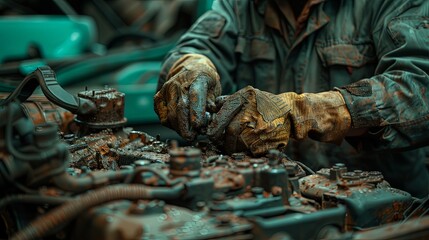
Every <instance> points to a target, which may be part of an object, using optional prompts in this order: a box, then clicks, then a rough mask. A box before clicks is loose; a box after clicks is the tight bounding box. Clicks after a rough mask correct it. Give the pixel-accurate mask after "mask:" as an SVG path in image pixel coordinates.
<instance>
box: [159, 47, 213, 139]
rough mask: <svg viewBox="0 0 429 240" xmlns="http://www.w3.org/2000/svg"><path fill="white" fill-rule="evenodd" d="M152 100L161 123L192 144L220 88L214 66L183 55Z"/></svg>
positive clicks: (195, 55) (201, 57) (202, 58)
mask: <svg viewBox="0 0 429 240" xmlns="http://www.w3.org/2000/svg"><path fill="white" fill-rule="evenodd" d="M167 79H168V80H167V82H165V84H164V85H163V86H162V88H161V89H160V90H159V91H158V92H157V93H156V95H155V97H154V105H155V112H156V113H157V114H158V116H159V118H160V120H161V123H162V124H163V125H165V126H167V127H170V128H172V129H174V130H176V131H177V132H178V133H179V134H180V135H181V136H182V137H183V138H184V139H186V140H188V141H191V140H193V139H194V138H195V137H196V136H197V134H198V133H200V132H201V131H202V130H203V128H204V127H205V126H206V125H207V119H206V112H213V111H215V109H216V105H215V99H216V97H217V96H219V95H220V94H221V84H220V81H219V75H218V73H217V71H216V68H215V66H214V65H213V63H212V62H211V61H210V59H208V58H207V57H205V56H203V55H200V54H186V55H184V56H182V57H181V58H180V59H179V60H177V61H176V62H175V63H174V65H173V66H172V68H171V69H170V71H169V73H168V76H167Z"/></svg>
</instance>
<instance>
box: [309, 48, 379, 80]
mask: <svg viewBox="0 0 429 240" xmlns="http://www.w3.org/2000/svg"><path fill="white" fill-rule="evenodd" d="M316 51H317V54H318V56H319V58H320V60H321V62H322V65H323V67H324V68H325V69H326V71H327V77H328V79H327V80H328V81H329V85H330V87H331V88H332V87H341V86H344V85H347V84H350V83H352V82H355V81H358V80H361V79H364V78H368V77H372V76H373V75H374V72H375V68H376V62H377V56H376V54H375V51H374V47H373V45H372V44H371V43H367V44H334V45H328V46H327V45H326V44H320V43H318V44H316Z"/></svg>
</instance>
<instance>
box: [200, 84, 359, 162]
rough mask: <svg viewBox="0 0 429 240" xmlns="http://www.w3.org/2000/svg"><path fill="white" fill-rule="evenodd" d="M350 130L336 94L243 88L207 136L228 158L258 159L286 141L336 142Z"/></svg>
mask: <svg viewBox="0 0 429 240" xmlns="http://www.w3.org/2000/svg"><path fill="white" fill-rule="evenodd" d="M350 126H351V116H350V113H349V111H348V110H347V107H346V105H345V102H344V99H343V97H342V95H341V94H340V93H339V92H337V91H328V92H322V93H304V94H296V93H294V92H287V93H283V94H279V95H275V94H272V93H268V92H264V91H260V90H258V89H255V88H253V87H246V88H243V89H241V90H240V91H238V92H236V93H235V94H233V95H231V96H230V97H228V98H227V99H226V101H225V103H224V104H223V106H222V108H221V109H220V110H219V112H218V113H216V114H215V115H214V116H213V120H212V122H211V123H210V125H209V127H208V132H207V134H208V136H209V137H210V139H211V140H212V141H213V142H215V143H217V144H218V145H220V146H223V148H224V150H225V151H226V152H228V153H233V152H241V151H246V150H250V152H251V153H252V154H253V155H255V156H258V155H262V154H265V153H266V152H267V151H268V150H270V149H279V148H280V149H281V148H283V147H285V146H286V145H287V144H288V142H289V138H294V139H297V140H302V139H305V138H307V137H310V138H312V139H314V140H318V141H322V142H334V143H340V142H341V140H342V139H343V138H344V137H345V136H346V134H347V133H348V131H349V129H350Z"/></svg>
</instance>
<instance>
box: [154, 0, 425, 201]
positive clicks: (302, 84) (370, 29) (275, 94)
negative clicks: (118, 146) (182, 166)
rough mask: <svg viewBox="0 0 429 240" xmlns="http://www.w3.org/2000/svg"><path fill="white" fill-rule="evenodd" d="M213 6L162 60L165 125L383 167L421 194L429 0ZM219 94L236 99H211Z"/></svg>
mask: <svg viewBox="0 0 429 240" xmlns="http://www.w3.org/2000/svg"><path fill="white" fill-rule="evenodd" d="M212 9H213V10H212V11H209V12H207V13H206V14H205V15H203V16H202V17H201V18H200V19H199V20H198V21H197V22H196V23H195V24H194V25H193V26H192V27H191V29H190V30H189V31H188V32H187V33H186V34H184V35H183V37H182V38H181V39H180V40H179V42H178V44H177V46H176V48H175V49H173V50H172V51H171V52H170V53H169V55H168V56H167V58H166V60H165V62H164V65H163V68H162V72H161V75H160V78H159V83H158V92H157V93H156V95H155V98H154V100H155V111H156V112H157V114H158V116H159V117H160V120H161V122H162V124H164V125H166V126H169V127H171V128H173V129H175V130H176V131H177V132H178V133H179V134H180V135H181V136H182V137H184V138H185V139H187V140H193V139H195V137H196V136H197V134H201V133H202V134H204V133H206V134H207V135H208V136H209V138H210V139H211V140H212V141H213V142H214V143H216V144H217V145H219V146H220V147H221V148H223V149H224V150H225V151H226V152H227V153H232V152H239V151H249V152H250V153H252V154H253V155H255V156H259V155H263V154H264V153H266V152H267V150H269V149H272V148H278V149H282V150H284V151H285V152H286V153H287V154H288V155H290V156H291V157H292V159H294V160H298V161H302V162H304V163H307V164H309V165H311V167H312V168H317V167H326V165H328V164H332V163H333V162H346V163H347V166H348V167H349V169H350V168H352V169H353V168H355V169H356V168H357V169H362V170H379V171H381V172H382V173H383V174H384V176H385V178H386V180H387V181H388V182H389V183H390V184H391V185H392V186H393V187H396V188H400V189H403V190H405V191H407V192H409V193H411V194H413V195H414V196H417V197H423V196H426V195H428V193H429V175H428V171H427V169H426V166H425V157H426V152H427V149H426V148H418V147H421V146H423V145H425V144H427V143H428V138H429V106H428V96H429V91H428V90H427V87H428V86H429V76H428V74H429V17H428V16H429V1H426V0H409V1H400V0H308V1H304V0H241V1H240V0H219V1H215V2H214V4H213V7H212ZM221 94H232V95H230V96H229V97H227V98H226V100H225V101H218V102H217V103H218V104H216V97H218V96H219V95H221ZM219 105H221V108H220V110H219V107H220V106H219ZM206 112H211V113H213V114H212V117H211V121H208V120H207V119H208V117H207V116H208V115H207V113H206ZM207 124H208V126H207ZM343 139H346V141H343ZM332 143H335V144H332Z"/></svg>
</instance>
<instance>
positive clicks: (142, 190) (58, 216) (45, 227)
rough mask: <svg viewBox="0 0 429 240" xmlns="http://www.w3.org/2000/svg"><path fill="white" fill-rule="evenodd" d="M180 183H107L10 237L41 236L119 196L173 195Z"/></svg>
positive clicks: (176, 194) (165, 197)
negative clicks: (151, 185) (166, 185)
mask: <svg viewBox="0 0 429 240" xmlns="http://www.w3.org/2000/svg"><path fill="white" fill-rule="evenodd" d="M183 190H184V186H183V185H177V186H175V187H173V188H159V187H158V188H150V187H147V186H142V185H137V184H131V185H128V184H119V185H114V186H107V187H104V188H100V189H97V190H94V191H92V192H89V193H86V194H82V195H80V196H79V197H77V198H76V199H73V200H70V201H68V202H67V203H65V204H63V205H61V206H59V207H58V208H56V209H54V210H52V211H51V212H49V213H47V214H45V215H43V216H41V217H39V218H38V219H36V220H35V221H33V222H31V223H30V224H29V225H28V226H27V227H25V228H24V229H23V230H21V231H19V232H18V233H16V234H15V235H14V236H13V237H12V238H11V239H12V240H18V239H19V240H23V239H38V238H42V237H44V236H45V235H46V234H47V233H51V231H53V230H54V229H55V230H60V229H58V228H57V227H58V226H59V225H60V224H61V223H64V222H68V221H71V220H72V219H74V218H76V217H77V216H78V215H79V214H81V213H82V212H84V211H85V210H87V209H89V208H92V207H95V206H97V205H100V204H103V203H107V202H111V201H115V200H121V199H130V200H137V199H161V200H171V199H177V198H179V197H180V196H181V195H182V191H183Z"/></svg>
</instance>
